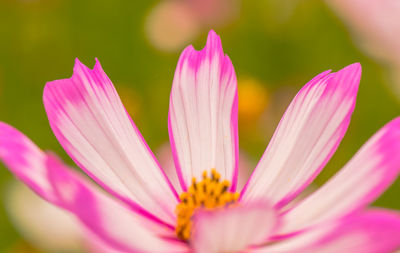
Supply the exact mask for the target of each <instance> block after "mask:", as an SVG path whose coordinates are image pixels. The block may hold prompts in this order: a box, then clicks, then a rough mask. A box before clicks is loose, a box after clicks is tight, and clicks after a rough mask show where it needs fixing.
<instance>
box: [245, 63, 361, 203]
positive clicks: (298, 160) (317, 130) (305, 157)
mask: <svg viewBox="0 0 400 253" xmlns="http://www.w3.org/2000/svg"><path fill="white" fill-rule="evenodd" d="M360 76H361V66H360V64H358V63H355V64H352V65H350V66H348V67H346V68H344V69H342V70H340V71H339V72H337V73H331V74H328V72H324V73H322V74H320V75H318V76H316V77H315V78H314V79H312V80H311V81H310V82H309V83H308V84H306V85H305V86H304V87H303V88H302V89H301V90H300V92H299V93H298V94H297V95H296V97H295V98H294V100H293V101H292V103H291V104H290V105H289V107H288V109H287V110H286V112H285V115H284V116H283V118H282V119H281V122H280V123H279V126H278V128H277V130H276V131H275V134H274V136H273V137H272V139H271V142H270V144H269V145H268V148H267V150H266V151H265V153H264V155H263V156H262V158H261V160H260V162H259V163H258V165H257V167H256V169H255V171H254V172H253V175H252V176H251V178H250V180H249V182H248V183H247V185H246V188H245V189H244V191H243V192H242V197H243V198H242V200H243V201H245V202H246V201H251V200H252V199H257V198H266V199H269V200H270V201H272V203H274V204H276V205H277V206H279V207H281V206H284V205H285V204H287V203H288V202H289V201H291V200H292V199H294V198H295V197H296V196H297V195H298V194H299V193H300V192H301V191H302V190H304V188H305V187H306V186H308V185H309V184H310V183H311V182H312V180H313V179H314V178H315V177H316V176H317V175H318V173H319V172H320V171H321V169H322V168H323V167H324V166H325V164H326V163H327V162H328V160H329V159H330V158H331V156H332V155H333V153H334V152H335V150H336V148H337V147H338V145H339V143H340V141H341V139H342V138H343V136H344V134H345V132H346V130H347V127H348V125H349V122H350V117H351V114H352V112H353V110H354V105H355V100H356V95H357V90H358V85H359V81H360Z"/></svg>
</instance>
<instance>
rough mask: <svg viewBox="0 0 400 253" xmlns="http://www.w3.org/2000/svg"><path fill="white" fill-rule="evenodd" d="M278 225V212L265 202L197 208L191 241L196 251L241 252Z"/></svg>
mask: <svg viewBox="0 0 400 253" xmlns="http://www.w3.org/2000/svg"><path fill="white" fill-rule="evenodd" d="M277 224H278V216H277V213H276V212H275V210H274V209H273V208H272V207H271V206H270V205H268V204H265V203H253V204H249V205H246V206H237V207H232V208H226V209H221V210H216V211H200V212H198V213H197V214H195V216H194V221H193V238H192V241H191V242H190V243H191V245H192V247H193V249H194V252H196V253H219V252H241V251H242V250H244V249H246V248H247V247H249V246H250V245H253V244H257V243H261V242H265V241H267V239H268V238H269V236H270V235H271V233H272V232H273V231H274V229H275V228H276V227H277Z"/></svg>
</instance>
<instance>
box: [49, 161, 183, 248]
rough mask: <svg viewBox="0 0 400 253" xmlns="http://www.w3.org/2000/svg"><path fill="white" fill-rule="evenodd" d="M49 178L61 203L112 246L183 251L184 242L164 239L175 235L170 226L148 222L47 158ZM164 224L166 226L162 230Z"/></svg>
mask: <svg viewBox="0 0 400 253" xmlns="http://www.w3.org/2000/svg"><path fill="white" fill-rule="evenodd" d="M49 162H50V163H52V164H51V166H49V168H50V171H49V178H50V181H51V183H52V185H53V187H54V189H55V191H56V193H57V196H58V197H59V200H60V205H61V206H62V207H63V208H65V209H67V210H69V211H71V212H72V213H74V214H75V215H76V216H77V217H78V218H79V219H80V221H81V222H82V223H83V224H85V225H86V226H87V227H88V228H90V229H91V231H93V232H94V233H95V234H96V235H97V236H98V237H99V238H101V239H102V240H103V241H105V242H106V243H108V244H109V245H110V246H111V247H112V248H114V249H118V250H122V251H127V252H131V251H134V252H137V251H139V252H184V251H186V250H187V246H186V244H184V243H182V242H179V241H172V240H165V239H162V238H160V237H159V236H168V237H171V238H174V236H175V232H174V231H173V230H170V231H167V230H166V228H165V227H163V226H162V227H160V225H159V224H157V223H153V222H150V220H148V219H144V218H143V217H141V216H139V215H135V214H134V213H133V212H132V211H131V210H130V209H128V208H126V207H124V206H123V205H121V203H119V202H117V201H116V200H114V199H112V198H110V197H109V196H107V195H105V194H101V193H100V192H99V191H94V190H93V187H91V186H90V185H89V184H87V183H84V182H83V181H82V180H81V179H80V178H79V177H77V176H76V175H74V174H73V173H68V171H66V170H62V169H60V168H58V167H57V161H55V160H50V161H49ZM163 228H164V229H165V230H163Z"/></svg>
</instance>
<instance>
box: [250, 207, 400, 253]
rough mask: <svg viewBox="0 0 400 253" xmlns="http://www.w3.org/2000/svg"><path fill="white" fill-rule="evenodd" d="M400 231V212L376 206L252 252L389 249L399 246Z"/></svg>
mask: <svg viewBox="0 0 400 253" xmlns="http://www.w3.org/2000/svg"><path fill="white" fill-rule="evenodd" d="M399 234H400V214H399V213H395V212H390V211H384V210H374V211H367V212H364V213H361V214H356V215H352V216H349V217H346V218H344V219H342V220H337V221H332V222H329V223H327V224H321V225H320V226H318V227H315V228H313V229H311V230H308V231H305V232H303V233H300V234H299V235H296V236H294V237H292V238H290V239H288V240H284V241H282V242H278V243H275V244H273V245H271V246H265V247H262V248H258V249H254V250H253V251H251V252H254V253H256V252H260V253H261V252H263V253H268V252H271V253H272V252H286V253H290V252H292V253H294V252H316V253H330V252H331V253H334V252H345V253H346V252H347V253H351V252H364V253H383V252H387V253H389V252H394V251H396V250H398V249H400V237H399Z"/></svg>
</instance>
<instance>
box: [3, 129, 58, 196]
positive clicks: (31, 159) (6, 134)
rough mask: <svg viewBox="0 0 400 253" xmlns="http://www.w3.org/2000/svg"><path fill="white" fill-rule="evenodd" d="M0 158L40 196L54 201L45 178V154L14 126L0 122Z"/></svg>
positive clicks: (51, 189)
mask: <svg viewBox="0 0 400 253" xmlns="http://www.w3.org/2000/svg"><path fill="white" fill-rule="evenodd" d="M0 159H1V161H2V162H3V163H4V164H5V165H6V166H7V167H8V169H9V170H10V171H11V172H12V173H13V174H14V175H15V176H16V177H17V178H18V179H19V180H21V181H22V182H24V183H25V184H26V185H28V186H29V187H30V188H31V189H32V190H33V191H35V192H36V193H37V194H38V195H40V196H41V197H42V198H44V199H46V200H48V201H50V202H56V199H57V198H56V196H55V194H54V191H53V188H52V186H51V184H50V183H49V181H48V180H47V169H48V168H47V166H46V160H47V156H46V154H45V153H43V152H42V151H41V150H40V149H39V148H38V147H37V146H36V145H35V144H34V143H33V142H32V141H31V140H29V139H28V138H27V137H26V136H25V135H23V134H22V133H20V132H19V131H18V130H16V129H15V128H13V127H11V126H9V125H7V124H5V123H3V122H0Z"/></svg>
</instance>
